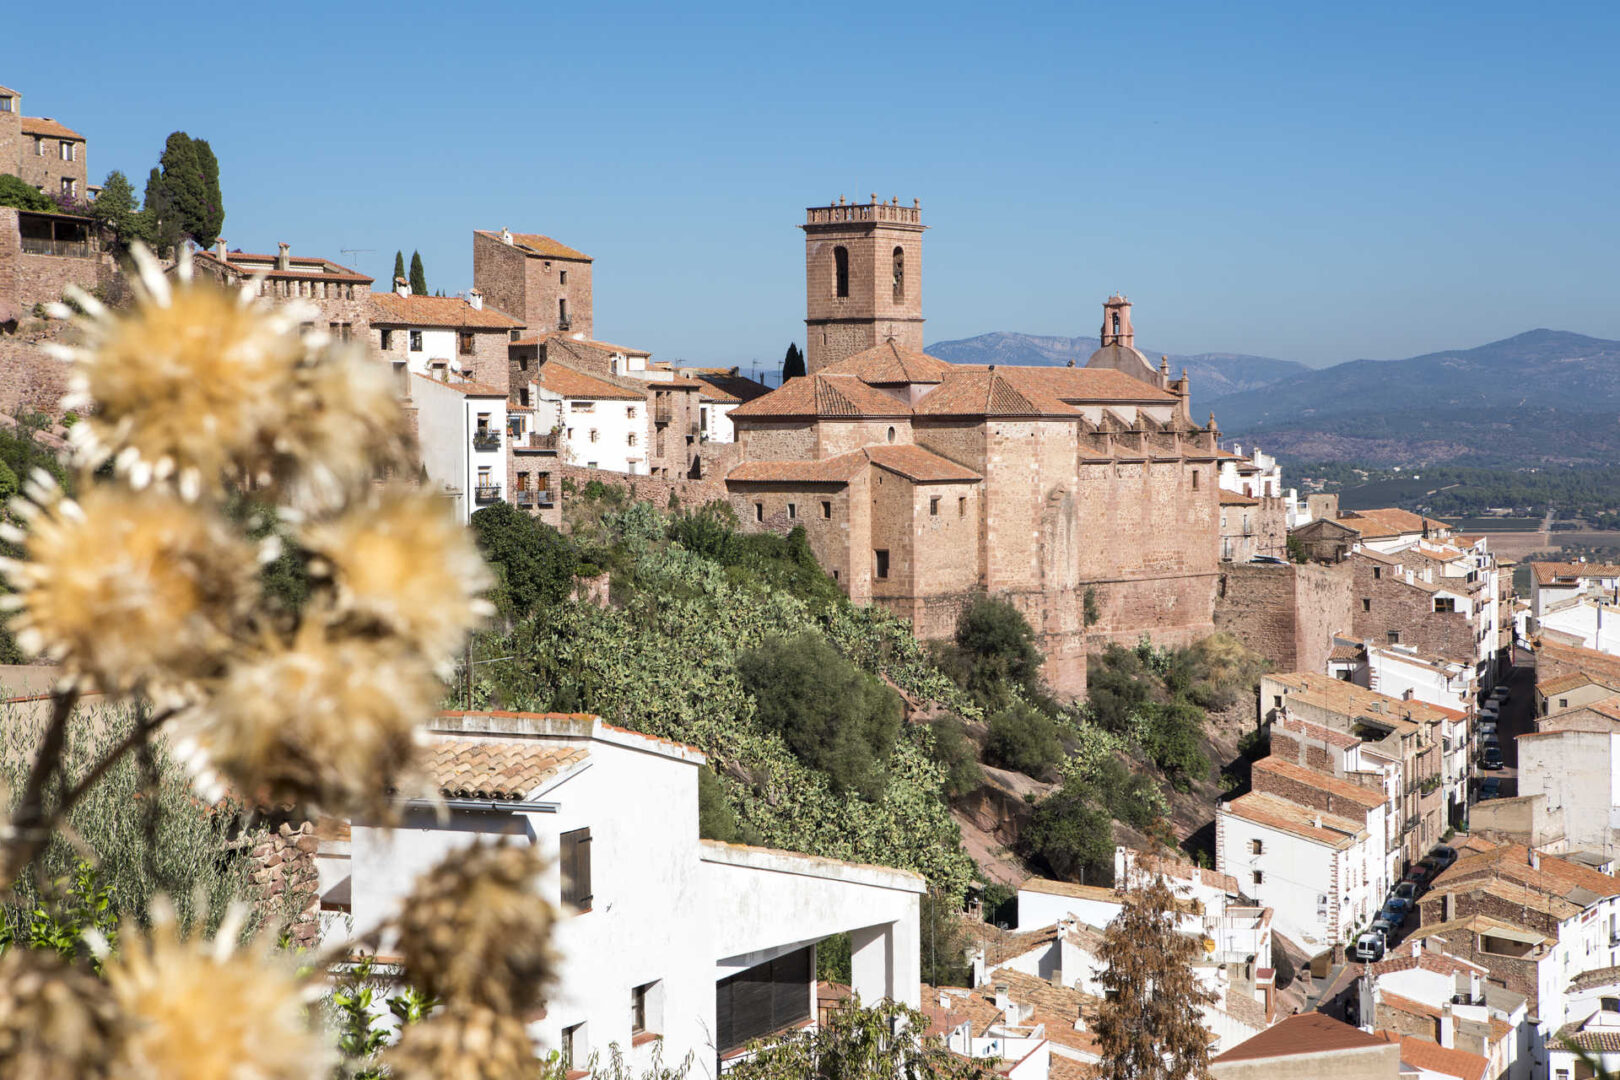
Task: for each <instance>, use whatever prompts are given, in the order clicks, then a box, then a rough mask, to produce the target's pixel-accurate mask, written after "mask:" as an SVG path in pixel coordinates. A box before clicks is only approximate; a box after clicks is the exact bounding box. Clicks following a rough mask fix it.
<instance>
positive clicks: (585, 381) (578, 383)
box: [535, 360, 647, 401]
mask: <svg viewBox="0 0 1620 1080" xmlns="http://www.w3.org/2000/svg"><path fill="white" fill-rule="evenodd" d="M535 381H536V382H538V383H539V384H540V385H541V386H543V387H545V388H546V389H547V390H550V391H551V392H552V393H554V394H561V395H562V396H563V397H565V398H570V399H578V398H588V399H598V400H608V401H645V400H646V399H647V395H646V394H645V393H638V392H636V391H634V390H629V389H626V388H624V387H621V386H615V385H614V384H613V383H610V382H607V381H606V380H603V379H599V378H597V377H596V376H595V375H587V374H585V373H584V372H583V371H577V370H575V369H574V368H571V367H569V366H568V365H567V364H564V363H562V362H561V361H558V360H553V361H551V362H550V363H546V364H541V365H540V370H539V373H538V374H537V375H536V376H535Z"/></svg>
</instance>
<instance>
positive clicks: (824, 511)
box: [821, 500, 832, 518]
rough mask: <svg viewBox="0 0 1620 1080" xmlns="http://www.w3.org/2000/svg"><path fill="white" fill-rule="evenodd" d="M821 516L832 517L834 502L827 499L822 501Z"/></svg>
mask: <svg viewBox="0 0 1620 1080" xmlns="http://www.w3.org/2000/svg"><path fill="white" fill-rule="evenodd" d="M821 516H822V517H824V518H830V517H832V503H830V502H828V501H826V500H823V501H822V503H821Z"/></svg>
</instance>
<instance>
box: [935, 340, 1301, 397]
mask: <svg viewBox="0 0 1620 1080" xmlns="http://www.w3.org/2000/svg"><path fill="white" fill-rule="evenodd" d="M924 351H925V352H927V353H928V354H929V355H930V356H937V357H939V358H940V359H941V360H949V361H951V362H952V363H954V364H1035V365H1044V366H1048V367H1062V366H1064V365H1065V364H1067V363H1069V361H1071V360H1072V361H1074V364H1075V366H1076V367H1081V366H1084V364H1085V362H1086V361H1087V360H1088V359H1090V358H1091V354H1092V353H1094V352H1096V351H1097V337H1096V335H1094V334H1093V335H1092V336H1090V337H1041V336H1038V335H1036V334H1017V333H1012V332H1010V331H1006V330H998V331H996V332H994V333H989V334H980V335H979V336H978V337H970V338H962V339H960V340H958V341H939V342H935V343H934V344H932V345H929V346H928V347H927V348H926V349H925V350H924ZM1142 353H1143V355H1145V356H1146V357H1147V358H1148V359H1149V360H1152V361H1154V362H1155V363H1156V362H1157V361H1158V359H1159V357H1160V356H1161V355H1163V354H1161V353H1159V352H1156V351H1154V350H1152V349H1143V350H1142ZM1182 368H1186V369H1187V375H1188V377H1189V378H1191V379H1192V388H1193V410H1194V411H1195V412H1197V411H1200V410H1205V411H1207V410H1206V406H1207V404H1208V402H1210V401H1212V400H1214V399H1215V398H1217V397H1222V396H1226V395H1230V394H1235V393H1238V392H1240V391H1244V390H1257V389H1259V388H1260V387H1263V386H1269V385H1271V384H1272V383H1274V382H1276V381H1278V380H1279V379H1284V378H1288V377H1289V376H1292V375H1296V374H1299V373H1301V372H1305V371H1308V370H1310V369H1309V368H1307V367H1306V366H1305V365H1304V364H1300V363H1297V362H1295V361H1293V360H1273V359H1272V358H1271V357H1269V356H1245V355H1243V354H1242V353H1197V354H1194V355H1182V354H1179V353H1172V354H1171V355H1170V374H1171V375H1172V376H1179V375H1180V374H1181V369H1182Z"/></svg>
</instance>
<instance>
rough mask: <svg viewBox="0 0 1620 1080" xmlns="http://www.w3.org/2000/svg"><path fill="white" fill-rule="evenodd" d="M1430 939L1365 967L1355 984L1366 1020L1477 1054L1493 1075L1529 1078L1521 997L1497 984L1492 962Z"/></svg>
mask: <svg viewBox="0 0 1620 1080" xmlns="http://www.w3.org/2000/svg"><path fill="white" fill-rule="evenodd" d="M1425 944H1428V943H1426V942H1423V941H1417V942H1413V943H1409V944H1403V945H1402V946H1401V948H1400V949H1399V950H1398V951H1392V952H1391V953H1390V955H1388V956H1387V957H1385V958H1384V959H1383V960H1380V961H1378V962H1377V963H1374V964H1369V965H1367V966H1366V967H1364V968H1363V969H1362V973H1361V975H1360V976H1359V977H1358V978H1357V980H1356V988H1355V994H1356V1003H1357V1015H1358V1016H1359V1017H1360V1019H1361V1021H1362V1023H1363V1024H1364V1025H1370V1026H1371V1027H1372V1028H1374V1029H1375V1030H1380V1031H1389V1032H1393V1033H1395V1034H1397V1035H1399V1036H1400V1037H1402V1038H1406V1039H1415V1040H1420V1041H1421V1042H1423V1043H1426V1044H1428V1045H1430V1046H1432V1047H1436V1048H1441V1047H1443V1048H1445V1049H1447V1050H1456V1051H1462V1052H1464V1053H1467V1054H1471V1055H1475V1056H1476V1059H1477V1060H1476V1064H1475V1065H1474V1067H1475V1068H1476V1069H1480V1068H1483V1071H1484V1075H1485V1076H1486V1077H1488V1078H1489V1080H1528V1077H1529V1073H1530V1055H1529V1053H1528V1047H1529V1043H1530V1037H1531V1032H1530V1030H1529V1028H1530V1024H1529V1011H1528V1002H1527V1001H1526V999H1525V997H1524V995H1523V994H1517V993H1514V992H1513V991H1511V990H1508V989H1507V988H1505V987H1502V986H1498V985H1496V984H1494V983H1492V982H1491V981H1490V974H1491V973H1490V969H1489V968H1487V967H1485V966H1483V965H1481V964H1476V963H1470V962H1469V961H1467V960H1463V959H1461V958H1459V957H1455V956H1450V955H1448V954H1446V953H1444V952H1441V951H1439V950H1438V949H1436V948H1425ZM1521 1050H1523V1051H1525V1052H1523V1053H1521ZM1403 1056H1404V1055H1403Z"/></svg>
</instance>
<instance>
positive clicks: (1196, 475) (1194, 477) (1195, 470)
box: [1192, 469, 1198, 491]
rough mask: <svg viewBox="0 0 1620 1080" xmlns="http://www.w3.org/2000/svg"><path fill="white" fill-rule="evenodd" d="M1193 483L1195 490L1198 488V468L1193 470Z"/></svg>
mask: <svg viewBox="0 0 1620 1080" xmlns="http://www.w3.org/2000/svg"><path fill="white" fill-rule="evenodd" d="M1192 484H1193V490H1194V491H1197V490H1198V470H1197V469H1194V470H1193V471H1192Z"/></svg>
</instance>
